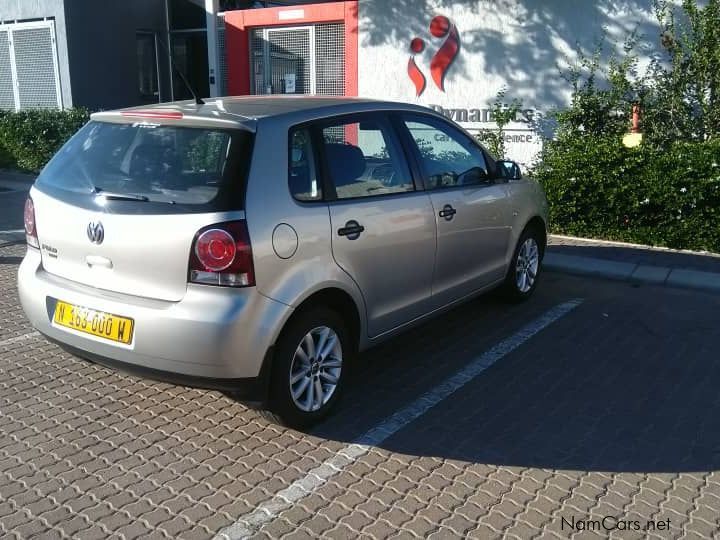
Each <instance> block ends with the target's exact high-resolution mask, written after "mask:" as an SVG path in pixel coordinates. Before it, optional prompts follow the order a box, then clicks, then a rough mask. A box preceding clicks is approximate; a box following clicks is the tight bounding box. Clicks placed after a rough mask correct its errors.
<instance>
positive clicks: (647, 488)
mask: <svg viewBox="0 0 720 540" xmlns="http://www.w3.org/2000/svg"><path fill="white" fill-rule="evenodd" d="M23 250H24V247H21V246H19V245H16V246H4V247H0V538H20V539H26V538H31V537H33V535H39V536H40V537H42V538H56V537H57V538H106V537H109V536H116V537H122V538H136V537H149V538H192V539H195V538H211V537H212V536H213V535H215V534H216V533H217V532H219V531H220V530H222V529H223V528H224V527H226V526H228V525H230V524H231V523H233V522H234V521H235V520H236V519H237V518H238V517H239V516H241V515H243V514H246V513H248V512H250V511H252V510H253V509H255V508H256V507H257V506H258V505H259V504H261V503H263V502H264V501H266V500H268V499H270V498H272V497H273V496H274V495H275V494H276V493H277V492H278V491H280V490H281V489H283V488H285V487H287V486H288V485H289V484H291V483H292V482H294V481H296V480H297V479H299V478H302V477H303V476H304V475H305V474H306V473H307V472H308V471H309V470H310V469H312V468H313V467H316V466H318V465H319V464H321V463H322V462H323V461H324V460H326V459H327V458H328V457H330V456H332V455H333V453H335V452H337V451H338V450H339V449H341V448H342V447H344V446H345V445H346V444H347V443H348V442H350V441H352V440H353V439H354V438H356V437H357V436H358V435H359V434H361V433H363V432H364V431H365V430H366V429H368V428H369V427H371V426H373V425H375V424H376V423H377V422H378V421H379V420H381V419H382V418H384V417H385V416H387V415H388V414H390V413H392V412H394V411H395V410H396V409H397V408H398V407H399V406H401V405H403V404H405V403H408V402H409V401H411V400H413V399H415V398H417V397H418V396H419V395H421V394H422V393H423V392H425V391H426V390H428V389H430V388H432V387H433V386H434V385H435V384H437V382H438V381H439V380H441V379H442V378H443V377H444V376H447V375H449V374H451V373H453V372H455V371H456V370H457V369H458V368H460V367H461V366H463V365H465V364H467V362H468V361H470V360H471V359H472V358H474V357H476V356H477V355H479V354H481V353H482V352H484V351H485V350H487V349H488V348H489V347H491V346H492V345H493V344H495V343H497V342H498V341H500V340H502V339H503V338H505V337H506V336H508V335H510V334H512V333H513V332H514V331H515V330H517V329H518V328H520V327H521V326H523V325H524V324H525V323H527V322H528V321H529V320H532V319H534V318H535V317H537V316H538V315H539V314H542V313H544V312H545V311H546V310H547V309H548V308H549V307H551V306H554V305H556V304H558V303H560V302H563V301H566V300H568V299H571V298H585V302H584V303H583V304H582V305H581V306H580V307H579V308H577V309H576V310H575V311H573V312H572V313H571V314H569V315H568V316H566V317H564V318H563V319H561V320H560V321H558V322H556V323H554V324H553V325H551V326H550V327H548V328H547V329H545V330H543V331H542V332H541V333H540V334H538V335H537V336H535V337H534V338H532V339H531V340H530V341H529V342H528V343H526V344H525V345H523V346H521V347H520V348H519V349H517V350H516V351H514V352H512V353H511V354H509V355H508V356H507V357H505V358H503V359H502V360H500V362H498V363H497V364H496V365H494V366H493V367H491V368H490V369H488V370H487V371H486V372H484V373H483V374H481V375H480V376H479V377H477V378H476V379H475V380H473V381H471V382H470V383H468V384H467V385H466V386H465V387H464V388H462V389H461V390H459V391H458V392H457V393H456V394H454V395H453V396H451V397H450V398H448V399H447V400H445V401H444V402H442V403H441V404H439V405H438V406H436V407H435V408H433V409H431V410H430V411H429V412H428V413H427V414H425V415H424V416H422V417H420V418H419V419H417V420H416V421H414V422H412V423H410V424H409V425H407V426H406V427H405V428H404V429H402V430H401V431H399V432H397V433H396V434H395V435H393V436H392V437H390V438H389V439H387V440H386V441H385V442H384V443H383V444H382V445H381V446H380V447H377V448H373V449H371V451H370V452H369V453H368V454H366V455H364V456H363V457H361V458H360V459H358V460H357V461H356V462H355V463H353V464H351V465H349V466H348V467H347V468H346V469H344V470H343V471H342V472H340V473H339V474H337V475H336V476H334V477H332V478H331V479H330V480H329V481H328V482H327V483H326V484H325V485H323V486H321V487H320V488H319V489H318V490H317V491H316V492H314V493H313V494H311V495H309V496H308V497H306V498H304V499H302V500H301V501H300V502H299V503H298V504H295V505H293V506H292V507H291V508H290V509H288V510H286V511H284V512H281V513H280V514H279V515H278V516H277V517H276V518H275V519H273V520H271V521H270V522H269V523H267V524H266V525H265V526H263V527H262V528H261V529H260V531H259V532H258V533H257V535H256V536H257V537H258V538H276V537H281V536H283V537H291V538H307V537H317V536H324V537H329V538H348V537H357V536H363V537H374V538H387V537H391V536H393V537H400V538H411V537H428V536H429V537H431V538H450V537H457V536H469V537H474V538H492V537H501V536H506V537H511V538H529V537H532V536H537V537H560V538H566V537H570V536H573V535H574V536H575V537H578V538H585V537H593V536H596V535H597V536H607V535H608V534H610V535H611V536H612V537H617V538H620V537H621V538H634V537H643V536H646V533H645V532H638V531H631V532H628V531H619V530H615V531H612V532H610V533H608V532H606V531H603V530H601V531H596V532H595V533H591V532H588V531H578V530H575V529H572V528H571V527H570V526H569V525H568V522H571V521H572V520H573V519H574V520H576V522H578V520H580V521H583V522H584V521H585V520H598V519H602V518H603V517H604V516H611V519H610V520H609V521H607V522H606V523H608V524H611V523H614V522H615V520H617V519H620V520H639V521H640V522H641V524H642V525H644V524H645V521H646V520H648V519H655V520H658V521H660V520H668V519H669V520H670V530H669V531H660V532H651V533H649V534H648V535H649V536H655V537H659V538H669V537H688V538H707V537H712V536H715V537H717V536H719V535H720V473H719V472H718V471H719V470H720V430H719V429H718V427H719V426H718V418H720V393H718V391H717V388H718V387H719V383H720V355H719V354H718V351H719V349H720V347H719V346H718V344H717V336H718V332H717V320H718V315H719V314H720V296H713V295H707V294H701V293H696V292H691V291H683V290H675V289H664V288H663V289H658V288H653V287H637V286H631V285H627V284H624V283H613V282H604V281H601V280H586V279H580V278H571V277H566V276H560V275H553V274H548V275H546V276H545V281H544V283H543V284H542V288H541V289H540V290H539V291H538V293H539V294H538V295H537V296H536V297H535V298H534V299H533V300H532V301H531V302H530V303H528V304H525V305H522V306H510V307H508V306H506V305H504V304H502V303H501V302H500V301H499V300H498V299H496V298H494V297H493V296H488V297H485V298H482V299H480V300H478V301H475V302H472V303H470V304H468V305H466V306H463V307H461V308H458V309H456V310H454V311H453V312H451V313H449V314H447V315H446V316H445V317H443V318H442V319H439V320H436V321H433V322H430V323H429V324H427V325H425V326H423V327H422V328H419V329H417V330H414V331H412V332H410V333H407V334H405V335H403V336H401V337H399V338H398V339H395V340H393V341H392V342H391V343H388V344H386V345H384V346H382V347H380V348H377V349H375V350H373V351H371V352H369V353H368V354H365V355H364V356H363V357H362V358H361V359H360V362H359V363H358V366H357V368H356V371H355V373H354V376H353V379H352V382H351V385H350V387H349V392H348V395H347V396H346V399H345V400H344V402H343V404H342V408H341V409H340V410H339V411H338V413H337V414H336V415H335V416H334V417H333V418H331V419H330V420H328V421H327V422H326V423H324V424H323V425H321V426H319V427H317V428H316V429H315V430H314V431H313V432H312V433H310V434H302V433H299V432H296V431H292V430H286V429H284V428H280V427H277V426H274V425H272V424H269V423H267V422H266V421H265V420H263V419H262V418H261V417H260V416H259V415H258V414H257V412H255V411H252V410H249V409H247V408H246V407H244V406H243V405H242V404H239V403H236V402H234V401H233V400H231V399H229V398H228V397H226V396H224V395H222V394H220V393H217V392H208V391H201V390H193V389H188V388H183V387H178V386H172V385H168V384H161V383H155V382H152V381H149V380H143V379H139V378H135V377H131V376H127V375H124V374H121V373H117V372H113V371H111V370H108V369H106V368H103V367H99V366H96V365H93V364H91V363H88V362H86V361H83V360H79V359H76V358H74V357H72V356H71V355H68V354H67V353H65V352H63V351H62V350H61V349H59V348H58V347H56V346H55V345H51V344H49V343H47V342H46V341H45V340H44V339H43V338H41V337H39V336H35V335H30V336H27V335H26V334H27V333H28V332H31V331H32V330H31V329H30V328H29V327H28V325H27V323H26V322H25V321H24V318H23V317H22V314H21V311H20V309H19V307H18V304H17V296H16V293H15V272H16V270H17V264H18V263H19V258H20V257H21V255H22V252H23ZM563 520H565V521H563ZM589 526H591V525H589Z"/></svg>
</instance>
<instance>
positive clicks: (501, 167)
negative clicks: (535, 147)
mask: <svg viewBox="0 0 720 540" xmlns="http://www.w3.org/2000/svg"><path fill="white" fill-rule="evenodd" d="M497 166H498V172H499V173H500V176H501V177H502V178H505V179H506V180H522V171H521V170H520V165H518V164H517V163H515V162H514V161H511V160H509V159H503V160H500V161H498V162H497Z"/></svg>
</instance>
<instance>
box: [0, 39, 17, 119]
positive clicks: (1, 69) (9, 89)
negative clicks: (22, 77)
mask: <svg viewBox="0 0 720 540" xmlns="http://www.w3.org/2000/svg"><path fill="white" fill-rule="evenodd" d="M14 108H15V89H14V84H13V77H12V67H11V65H10V37H9V32H8V31H7V30H0V109H14Z"/></svg>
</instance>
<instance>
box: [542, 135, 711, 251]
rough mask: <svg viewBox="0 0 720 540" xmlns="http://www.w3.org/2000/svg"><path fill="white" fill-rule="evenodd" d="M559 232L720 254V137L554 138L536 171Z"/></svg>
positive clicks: (556, 230)
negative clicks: (657, 140)
mask: <svg viewBox="0 0 720 540" xmlns="http://www.w3.org/2000/svg"><path fill="white" fill-rule="evenodd" d="M535 176H536V178H538V180H539V181H540V182H541V183H542V185H543V187H544V188H545V192H546V194H547V197H548V201H549V203H550V212H551V220H550V222H551V229H552V230H553V231H554V232H556V233H562V234H571V235H578V236H589V237H595V238H606V239H611V240H621V241H628V242H638V243H643V244H651V245H659V246H667V247H672V248H685V249H699V250H709V251H715V252H720V221H719V220H718V218H720V142H719V141H717V140H716V141H708V142H694V143H693V142H674V143H672V144H670V145H669V146H668V147H667V148H666V149H665V150H661V149H657V148H653V147H651V146H650V145H641V146H640V147H638V148H634V149H629V148H625V147H624V146H623V145H622V144H621V141H620V138H619V137H617V136H589V135H588V136H576V137H564V138H563V140H562V141H548V142H547V144H546V147H545V150H544V152H543V160H542V161H541V162H540V163H539V164H538V166H537V168H536V170H535Z"/></svg>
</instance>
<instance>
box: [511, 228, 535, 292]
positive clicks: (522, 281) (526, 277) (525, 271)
mask: <svg viewBox="0 0 720 540" xmlns="http://www.w3.org/2000/svg"><path fill="white" fill-rule="evenodd" d="M539 265H540V250H539V249H538V244H537V242H536V241H535V239H534V238H532V237H530V238H527V239H526V240H525V241H524V242H523V244H522V245H521V246H520V250H519V251H518V256H517V261H516V264H515V284H516V285H517V288H518V290H519V291H520V292H521V293H526V292H528V291H529V290H530V289H532V287H533V285H534V284H535V279H536V278H537V272H538V266H539Z"/></svg>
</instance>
